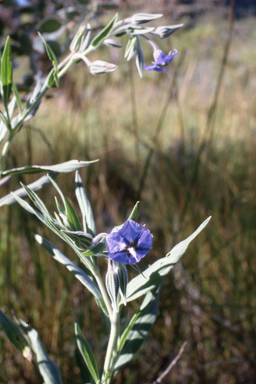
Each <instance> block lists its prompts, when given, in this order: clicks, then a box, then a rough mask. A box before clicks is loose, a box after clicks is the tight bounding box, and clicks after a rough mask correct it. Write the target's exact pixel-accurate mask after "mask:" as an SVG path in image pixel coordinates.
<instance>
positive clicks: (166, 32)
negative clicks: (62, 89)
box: [151, 24, 183, 39]
mask: <svg viewBox="0 0 256 384" xmlns="http://www.w3.org/2000/svg"><path fill="white" fill-rule="evenodd" d="M181 27H183V24H177V25H166V26H162V27H157V28H156V29H155V30H154V31H153V32H151V34H152V35H155V36H157V37H159V38H160V39H166V38H167V37H169V36H170V35H171V34H172V33H174V32H176V31H177V30H178V29H180V28H181Z"/></svg>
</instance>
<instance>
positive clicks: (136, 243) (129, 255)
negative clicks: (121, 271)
mask: <svg viewBox="0 0 256 384" xmlns="http://www.w3.org/2000/svg"><path fill="white" fill-rule="evenodd" d="M151 245H152V235H151V233H150V231H149V229H145V228H143V227H142V226H141V225H140V224H138V223H136V222H135V221H133V220H127V221H126V222H125V223H124V225H123V227H122V228H120V229H119V230H118V231H117V232H111V233H110V234H109V235H107V237H106V246H107V249H108V257H109V258H110V259H112V260H114V261H117V262H120V263H123V264H136V263H138V262H139V261H140V260H141V258H142V257H144V256H146V254H147V253H148V252H149V250H150V248H151Z"/></svg>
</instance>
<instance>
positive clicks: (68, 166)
mask: <svg viewBox="0 0 256 384" xmlns="http://www.w3.org/2000/svg"><path fill="white" fill-rule="evenodd" d="M96 161H98V160H93V161H79V160H70V161H66V162H65V163H60V164H55V165H32V166H26V167H20V168H13V169H9V170H7V171H4V172H3V173H2V177H4V176H8V175H15V174H19V175H21V174H30V173H40V172H59V173H68V172H73V171H76V170H77V169H80V168H83V167H88V166H89V165H90V164H94V163H95V162H96Z"/></svg>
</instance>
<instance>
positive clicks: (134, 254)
mask: <svg viewBox="0 0 256 384" xmlns="http://www.w3.org/2000/svg"><path fill="white" fill-rule="evenodd" d="M127 251H128V253H130V255H132V256H133V257H134V258H135V260H136V261H137V262H139V260H138V258H137V254H136V250H135V247H128V248H127Z"/></svg>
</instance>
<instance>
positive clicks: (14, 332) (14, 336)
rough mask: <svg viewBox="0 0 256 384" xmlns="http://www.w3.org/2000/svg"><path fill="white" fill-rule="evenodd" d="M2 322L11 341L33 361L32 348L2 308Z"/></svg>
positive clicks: (0, 319) (0, 318)
mask: <svg viewBox="0 0 256 384" xmlns="http://www.w3.org/2000/svg"><path fill="white" fill-rule="evenodd" d="M0 324H1V326H2V328H3V330H4V332H5V334H6V336H7V337H8V339H9V340H10V342H11V343H12V344H13V345H14V346H15V347H16V348H18V349H19V351H21V353H22V354H23V356H24V357H25V358H26V359H28V360H29V361H32V353H31V349H30V347H29V345H28V343H27V341H26V339H25V338H24V336H23V334H22V333H21V331H20V329H19V327H18V326H17V325H16V324H15V323H14V322H13V321H12V320H11V319H9V317H8V316H6V315H5V314H4V313H3V312H2V311H1V309H0Z"/></svg>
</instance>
